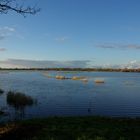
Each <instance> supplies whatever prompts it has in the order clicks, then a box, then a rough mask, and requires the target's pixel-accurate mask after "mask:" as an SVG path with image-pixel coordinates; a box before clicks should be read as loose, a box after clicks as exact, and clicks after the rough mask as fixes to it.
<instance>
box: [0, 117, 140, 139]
mask: <svg viewBox="0 0 140 140" xmlns="http://www.w3.org/2000/svg"><path fill="white" fill-rule="evenodd" d="M0 139H1V140H11V139H13V140H139V139H140V118H138V119H130V118H105V117H53V118H44V119H31V120H25V121H20V122H15V123H9V124H6V125H0Z"/></svg>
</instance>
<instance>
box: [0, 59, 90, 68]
mask: <svg viewBox="0 0 140 140" xmlns="http://www.w3.org/2000/svg"><path fill="white" fill-rule="evenodd" d="M90 62H91V61H89V60H83V61H82V60H81V61H80V60H79V61H78V60H76V61H46V60H42V61H37V60H24V59H8V60H5V61H0V67H6V68H7V67H8V68H9V67H12V68H16V67H17V68H61V67H62V68H86V67H90Z"/></svg>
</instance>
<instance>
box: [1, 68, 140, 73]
mask: <svg viewBox="0 0 140 140" xmlns="http://www.w3.org/2000/svg"><path fill="white" fill-rule="evenodd" d="M0 70H41V71H44V70H45V71H88V72H92V71H106V72H140V68H138V69H128V68H123V69H120V68H119V69H115V68H0Z"/></svg>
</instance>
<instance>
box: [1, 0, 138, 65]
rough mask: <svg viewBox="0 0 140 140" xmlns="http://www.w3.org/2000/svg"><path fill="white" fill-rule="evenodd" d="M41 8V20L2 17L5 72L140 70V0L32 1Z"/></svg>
mask: <svg viewBox="0 0 140 140" xmlns="http://www.w3.org/2000/svg"><path fill="white" fill-rule="evenodd" d="M36 3H37V4H38V7H40V8H41V9H42V10H41V12H40V13H38V14H37V15H35V16H31V15H28V16H27V17H26V18H24V17H23V16H21V15H18V14H16V13H14V12H11V13H9V14H6V15H4V14H3V15H0V17H1V19H2V20H0V67H3V66H6V67H12V66H20V65H21V66H22V63H21V61H19V60H24V61H28V62H27V63H29V62H30V64H31V67H32V63H33V61H35V63H40V62H41V61H43V64H44V62H46V64H48V65H50V61H52V62H55V64H56V61H58V65H59V64H60V66H61V64H62V62H65V64H66V62H69V63H70V64H71V63H72V62H73V63H74V65H73V67H74V66H77V67H78V63H75V62H77V61H78V62H79V66H82V67H83V62H84V64H85V67H94V66H107V67H111V66H122V65H124V66H128V65H129V66H130V67H131V66H132V65H133V67H139V66H140V15H139V14H140V8H139V7H140V1H139V0H29V4H32V5H34V4H36ZM16 60H18V62H19V63H17V61H16ZM15 61H16V63H15ZM22 62H23V61H22ZM81 63H82V65H80V64H81ZM43 64H42V65H43ZM55 64H54V65H53V66H54V67H55ZM75 64H76V65H75ZM42 65H40V66H42ZM35 66H36V65H35ZM37 66H38V65H37ZM62 66H64V65H62ZM66 66H67V67H68V65H66ZM70 66H72V65H70ZM24 67H25V65H24ZM28 67H29V64H28Z"/></svg>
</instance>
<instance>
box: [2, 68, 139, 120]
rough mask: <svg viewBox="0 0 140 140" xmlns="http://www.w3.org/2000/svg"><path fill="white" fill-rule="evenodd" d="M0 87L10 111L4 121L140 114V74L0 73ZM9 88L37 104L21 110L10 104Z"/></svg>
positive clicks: (5, 109)
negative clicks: (63, 78) (8, 98)
mask: <svg viewBox="0 0 140 140" xmlns="http://www.w3.org/2000/svg"><path fill="white" fill-rule="evenodd" d="M44 73H45V74H44ZM48 75H49V76H48ZM56 75H64V76H66V77H67V78H71V77H73V76H82V77H85V78H86V79H87V80H88V81H86V82H83V81H82V80H72V79H66V80H58V79H55V78H54V77H53V76H56ZM95 80H103V81H104V83H98V84H97V83H96V82H95ZM0 89H3V90H4V91H5V92H4V94H0V110H2V111H4V112H6V113H5V115H1V116H0V121H4V120H8V121H9V120H15V119H19V118H20V119H21V118H22V119H27V118H38V117H39V118H40V117H48V116H90V115H96V116H111V117H112V116H113V117H114V116H115V117H140V73H122V72H56V71H50V72H41V71H9V72H0ZM8 91H17V92H22V93H25V94H26V95H28V96H31V97H32V98H33V99H35V100H36V104H34V105H32V106H25V107H24V108H22V111H21V110H17V109H16V108H14V106H10V105H9V104H8V103H7V92H8Z"/></svg>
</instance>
